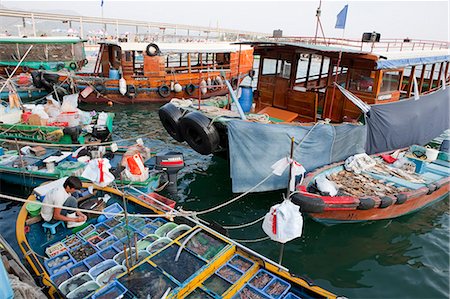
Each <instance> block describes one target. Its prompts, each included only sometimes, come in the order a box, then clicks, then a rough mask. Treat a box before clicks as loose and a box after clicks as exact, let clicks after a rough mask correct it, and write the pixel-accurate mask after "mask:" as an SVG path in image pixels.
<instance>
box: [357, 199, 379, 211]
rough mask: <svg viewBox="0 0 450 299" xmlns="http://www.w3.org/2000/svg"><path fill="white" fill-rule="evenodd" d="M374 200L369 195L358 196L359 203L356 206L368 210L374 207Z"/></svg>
mask: <svg viewBox="0 0 450 299" xmlns="http://www.w3.org/2000/svg"><path fill="white" fill-rule="evenodd" d="M375 203H376V202H375V200H374V199H373V198H371V197H367V198H360V199H359V205H358V207H357V209H358V210H370V209H373V208H374V207H375Z"/></svg>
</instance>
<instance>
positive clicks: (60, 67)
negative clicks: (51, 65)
mask: <svg viewBox="0 0 450 299" xmlns="http://www.w3.org/2000/svg"><path fill="white" fill-rule="evenodd" d="M64 67H65V65H64V63H63V62H58V63H57V64H56V70H57V71H60V70H62V69H63V68H64Z"/></svg>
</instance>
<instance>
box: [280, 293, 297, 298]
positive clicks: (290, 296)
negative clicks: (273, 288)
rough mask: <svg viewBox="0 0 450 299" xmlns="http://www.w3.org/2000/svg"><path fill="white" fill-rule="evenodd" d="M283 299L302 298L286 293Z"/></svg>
mask: <svg viewBox="0 0 450 299" xmlns="http://www.w3.org/2000/svg"><path fill="white" fill-rule="evenodd" d="M283 299H302V298H301V297H299V296H297V295H295V294H293V293H287V294H286V296H284V297H283Z"/></svg>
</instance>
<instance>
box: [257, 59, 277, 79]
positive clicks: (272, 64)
mask: <svg viewBox="0 0 450 299" xmlns="http://www.w3.org/2000/svg"><path fill="white" fill-rule="evenodd" d="M280 69H281V64H279V65H277V60H276V59H271V58H264V59H263V65H262V72H261V75H275V74H277V73H279V71H280Z"/></svg>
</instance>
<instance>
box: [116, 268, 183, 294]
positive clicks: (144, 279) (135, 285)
mask: <svg viewBox="0 0 450 299" xmlns="http://www.w3.org/2000/svg"><path fill="white" fill-rule="evenodd" d="M117 280H118V281H119V282H120V283H121V284H122V285H123V286H124V287H126V288H127V289H128V290H129V291H130V292H132V293H133V295H134V296H135V297H137V298H162V296H163V295H164V293H165V292H166V290H167V289H168V288H171V289H172V290H173V289H175V288H177V287H178V285H177V284H176V283H175V282H173V281H172V280H171V279H169V278H168V277H167V276H165V275H164V274H163V273H162V272H161V271H159V270H158V269H157V268H155V267H153V266H152V265H150V264H149V263H142V264H140V265H139V266H137V267H136V268H134V269H133V271H131V273H130V274H129V275H121V276H120V277H119V278H118V279H117ZM150 282H151V283H150Z"/></svg>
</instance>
